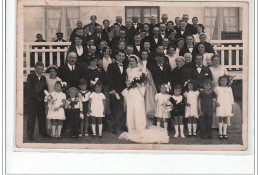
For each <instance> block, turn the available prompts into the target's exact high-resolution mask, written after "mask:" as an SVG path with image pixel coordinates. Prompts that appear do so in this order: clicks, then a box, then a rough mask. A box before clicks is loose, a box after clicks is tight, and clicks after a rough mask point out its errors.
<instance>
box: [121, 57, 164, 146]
mask: <svg viewBox="0 0 260 175" xmlns="http://www.w3.org/2000/svg"><path fill="white" fill-rule="evenodd" d="M126 71H127V84H128V88H126V89H125V90H124V91H123V92H122V95H123V96H124V98H125V101H126V120H127V122H126V124H127V128H128V132H124V133H122V134H121V135H120V137H119V138H120V139H125V140H131V141H133V142H137V143H168V142H169V136H168V132H167V129H163V128H157V127H155V126H153V125H152V124H151V123H150V122H148V116H147V115H151V113H152V112H154V109H155V103H154V96H155V93H156V88H155V86H154V83H153V80H152V77H151V73H150V72H149V71H148V70H147V69H146V68H144V67H143V66H142V64H141V63H140V59H139V58H138V57H137V56H135V55H132V56H130V57H129V68H128V69H127V70H126ZM134 80H137V81H136V82H137V83H136V82H135V83H133V81H134ZM139 80H140V81H139ZM133 84H134V85H133Z"/></svg>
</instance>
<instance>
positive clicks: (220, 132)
mask: <svg viewBox="0 0 260 175" xmlns="http://www.w3.org/2000/svg"><path fill="white" fill-rule="evenodd" d="M222 126H223V123H218V129H219V135H222Z"/></svg>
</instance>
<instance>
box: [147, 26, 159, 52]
mask: <svg viewBox="0 0 260 175" xmlns="http://www.w3.org/2000/svg"><path fill="white" fill-rule="evenodd" d="M147 39H148V40H149V42H150V44H151V49H150V50H151V52H155V50H156V46H157V45H158V44H161V43H162V37H161V35H160V31H159V27H154V28H153V34H152V35H150V36H148V37H147Z"/></svg>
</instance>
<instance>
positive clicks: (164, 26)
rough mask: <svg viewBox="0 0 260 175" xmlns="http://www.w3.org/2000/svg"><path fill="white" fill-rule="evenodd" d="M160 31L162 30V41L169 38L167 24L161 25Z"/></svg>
mask: <svg viewBox="0 0 260 175" xmlns="http://www.w3.org/2000/svg"><path fill="white" fill-rule="evenodd" d="M159 30H160V36H161V38H162V39H164V38H167V37H168V36H167V35H166V24H163V23H161V24H160V25H159Z"/></svg>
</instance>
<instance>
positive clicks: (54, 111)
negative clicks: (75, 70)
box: [46, 81, 66, 138]
mask: <svg viewBox="0 0 260 175" xmlns="http://www.w3.org/2000/svg"><path fill="white" fill-rule="evenodd" d="M61 88H62V84H61V82H60V81H57V82H56V83H55V85H54V91H53V92H51V93H50V95H48V96H47V97H46V98H47V102H48V108H49V110H48V115H47V119H49V120H51V130H52V133H51V137H52V138H54V137H55V138H61V127H62V122H63V120H65V119H66V118H65V113H64V107H65V103H66V95H65V94H64V93H63V92H62V91H61Z"/></svg>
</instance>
